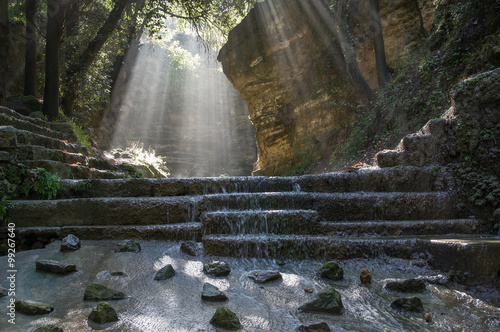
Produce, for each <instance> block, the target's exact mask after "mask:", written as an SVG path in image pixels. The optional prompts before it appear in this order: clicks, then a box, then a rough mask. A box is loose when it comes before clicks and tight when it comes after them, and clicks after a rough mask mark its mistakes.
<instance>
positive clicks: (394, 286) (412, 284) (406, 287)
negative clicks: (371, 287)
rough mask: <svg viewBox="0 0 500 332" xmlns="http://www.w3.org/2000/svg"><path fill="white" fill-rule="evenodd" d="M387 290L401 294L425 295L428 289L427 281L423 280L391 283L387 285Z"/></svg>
mask: <svg viewBox="0 0 500 332" xmlns="http://www.w3.org/2000/svg"><path fill="white" fill-rule="evenodd" d="M385 288H386V289H389V290H392V291H395V292H401V293H423V292H424V291H425V289H426V287H425V281H424V280H421V279H407V280H403V281H391V282H388V283H387V284H385Z"/></svg>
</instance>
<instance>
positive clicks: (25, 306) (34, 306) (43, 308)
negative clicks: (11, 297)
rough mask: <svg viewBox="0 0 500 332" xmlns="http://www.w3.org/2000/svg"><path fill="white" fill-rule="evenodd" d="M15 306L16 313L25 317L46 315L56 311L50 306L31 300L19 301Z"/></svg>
mask: <svg viewBox="0 0 500 332" xmlns="http://www.w3.org/2000/svg"><path fill="white" fill-rule="evenodd" d="M15 305H16V311H17V312H20V313H22V314H25V315H46V314H49V313H51V312H52V311H54V307H52V306H51V305H50V304H47V303H43V302H37V301H31V300H18V301H16V302H15Z"/></svg>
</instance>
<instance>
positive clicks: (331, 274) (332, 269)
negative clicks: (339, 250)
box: [317, 262, 344, 280]
mask: <svg viewBox="0 0 500 332" xmlns="http://www.w3.org/2000/svg"><path fill="white" fill-rule="evenodd" d="M317 274H318V276H319V277H321V278H325V279H330V280H342V279H343V278H344V269H342V268H341V267H340V265H338V264H337V263H335V262H327V263H325V264H323V266H321V268H320V269H319V270H318V273H317Z"/></svg>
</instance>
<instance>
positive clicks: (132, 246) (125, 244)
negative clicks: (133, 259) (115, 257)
mask: <svg viewBox="0 0 500 332" xmlns="http://www.w3.org/2000/svg"><path fill="white" fill-rule="evenodd" d="M140 251H141V244H140V243H139V242H138V241H135V240H125V241H122V242H120V243H118V244H117V245H116V247H115V252H140Z"/></svg>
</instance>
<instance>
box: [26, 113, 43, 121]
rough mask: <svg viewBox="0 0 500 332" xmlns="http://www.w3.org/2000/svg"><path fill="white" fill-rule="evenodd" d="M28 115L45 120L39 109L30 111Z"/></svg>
mask: <svg viewBox="0 0 500 332" xmlns="http://www.w3.org/2000/svg"><path fill="white" fill-rule="evenodd" d="M30 117H32V118H35V119H40V120H45V115H44V114H43V113H42V112H41V111H36V112H31V113H30Z"/></svg>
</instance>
